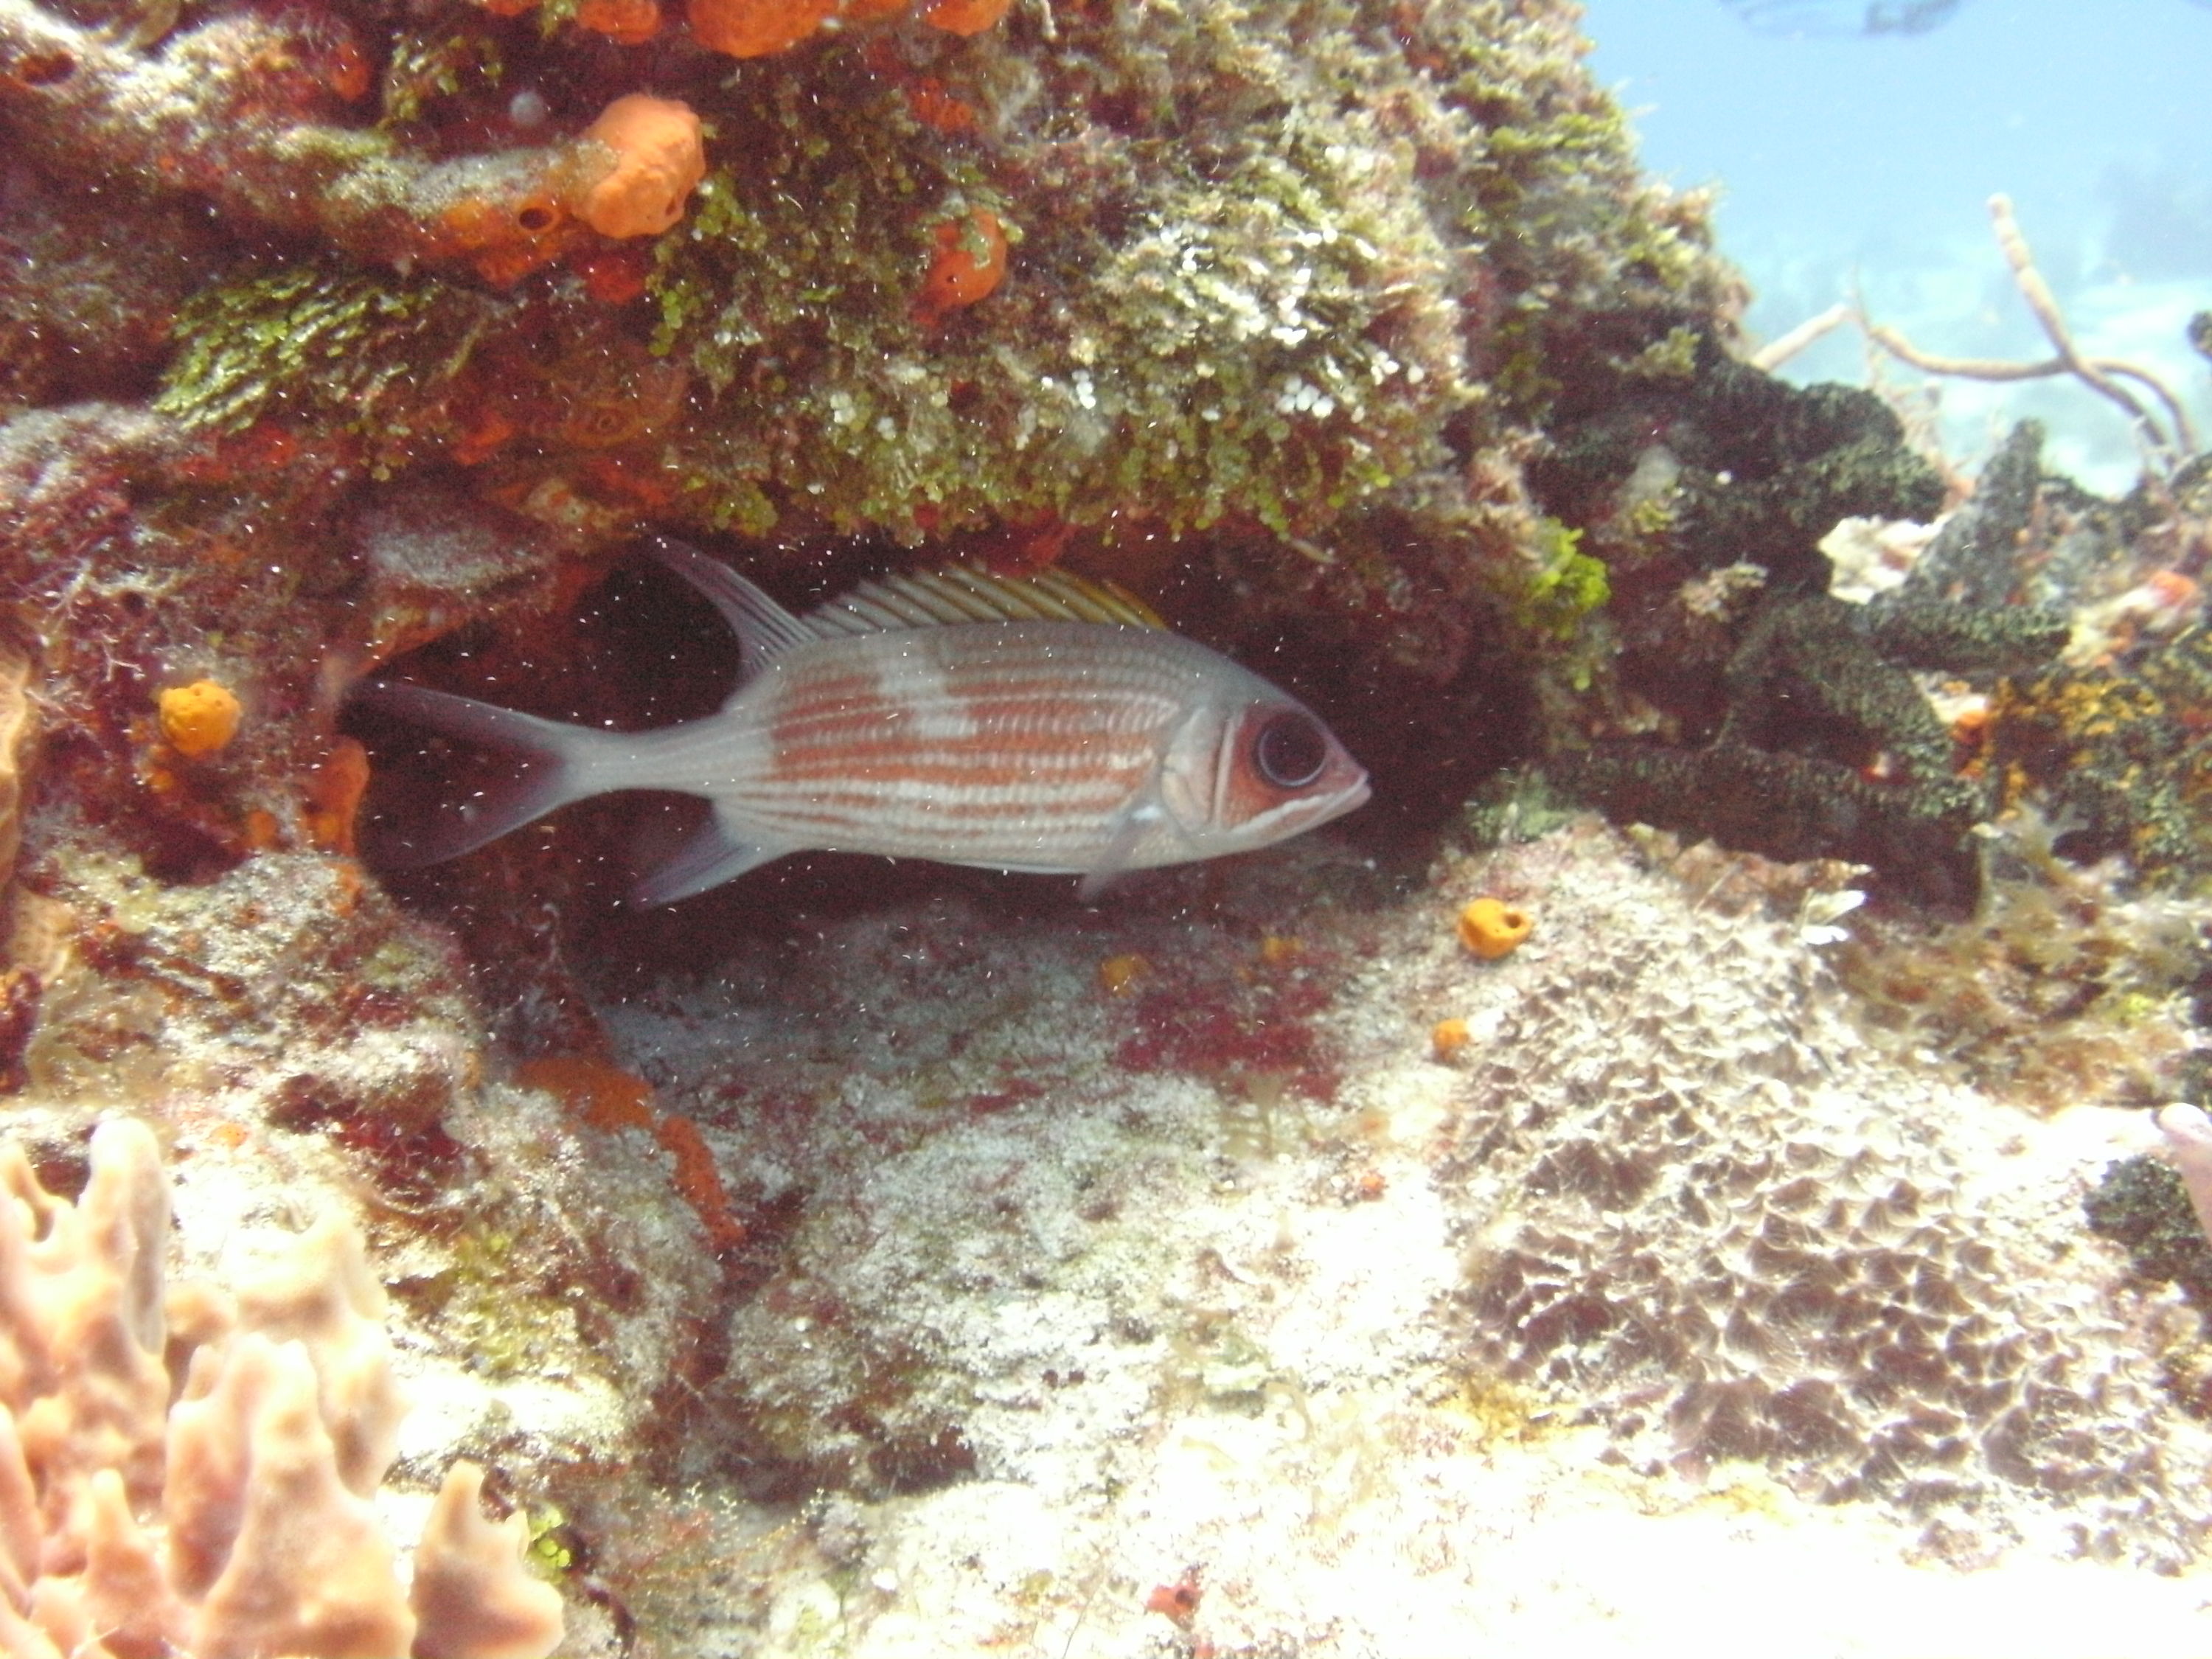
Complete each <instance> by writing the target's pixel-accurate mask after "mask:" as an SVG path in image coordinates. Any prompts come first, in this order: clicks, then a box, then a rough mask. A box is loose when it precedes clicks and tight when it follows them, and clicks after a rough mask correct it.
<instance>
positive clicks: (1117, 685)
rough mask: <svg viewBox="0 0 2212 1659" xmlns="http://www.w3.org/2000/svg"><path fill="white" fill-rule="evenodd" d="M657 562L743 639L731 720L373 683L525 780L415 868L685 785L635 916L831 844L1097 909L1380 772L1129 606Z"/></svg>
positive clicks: (1065, 595)
mask: <svg viewBox="0 0 2212 1659" xmlns="http://www.w3.org/2000/svg"><path fill="white" fill-rule="evenodd" d="M657 551H658V554H659V558H660V559H661V561H662V562H664V563H665V564H666V565H667V566H668V567H669V568H671V570H674V571H675V572H676V573H677V574H678V575H680V576H682V577H683V578H684V580H686V581H689V582H690V584H691V585H692V586H695V587H696V588H697V589H698V590H699V591H700V592H702V593H703V594H705V595H706V596H707V598H708V599H709V600H711V601H713V603H714V606H715V608H716V609H717V610H719V611H720V612H721V613H722V615H723V617H725V618H726V619H727V621H728V622H729V623H730V625H731V627H732V628H733V629H736V631H737V635H738V641H739V644H740V646H741V647H742V648H743V653H744V675H743V677H742V678H741V679H740V680H739V683H738V689H737V690H736V691H735V692H733V693H732V695H731V696H730V699H729V701H728V702H726V703H724V704H723V705H722V708H721V709H720V712H719V713H717V714H714V715H713V716H711V717H710V718H708V719H706V720H696V721H692V722H690V724H687V725H683V726H671V727H668V728H665V730H661V731H658V732H601V731H595V730H592V728H590V727H588V726H569V725H564V724H562V723H561V722H559V721H557V720H539V719H538V718H536V717H535V716H533V715H529V714H516V713H515V712H513V710H511V709H506V708H494V707H493V706H492V705H490V704H489V703H483V702H476V701H474V700H473V699H471V698H468V697H457V696H451V695H449V694H447V693H446V692H442V691H433V690H427V689H426V688H423V687H422V686H414V685H404V684H396V683H386V684H376V685H371V686H368V687H366V688H364V689H363V690H362V691H361V692H360V693H358V694H357V696H356V702H360V703H362V704H364V705H366V706H367V707H368V708H372V709H376V710H380V711H382V712H385V713H387V714H393V715H397V716H398V717H400V718H402V719H404V720H410V721H413V722H416V723H418V724H420V725H422V726H429V727H431V728H433V729H434V730H436V731H439V732H445V733H446V734H447V735H448V736H451V737H455V738H462V739H464V740H465V741H467V742H469V743H471V744H477V745H481V746H483V747H486V748H490V749H494V750H507V751H511V752H512V753H513V754H514V755H515V756H516V757H518V759H519V761H520V765H519V767H518V771H517V775H516V776H515V778H514V779H513V781H512V782H511V783H509V784H508V785H507V787H502V788H495V789H493V790H490V791H489V792H487V793H484V794H483V795H481V796H479V797H477V799H475V800H473V801H472V802H471V803H469V804H467V805H464V806H462V807H460V808H459V809H457V810H456V811H455V812H454V813H453V814H452V815H451V819H452V821H451V822H450V823H447V825H446V826H445V827H443V828H442V829H439V830H437V831H435V832H434V833H432V834H430V835H428V836H417V837H415V838H413V839H412V840H411V841H409V842H404V843H403V844H402V845H401V846H400V847H398V848H396V849H394V850H395V851H396V852H397V854H398V856H397V857H396V858H395V859H393V860H392V862H396V863H400V864H430V863H435V862H436V861H438V860H441V859H448V858H453V857H456V856H458V855H459V854H463V853H465V852H468V851H470V850H471V849H472V848H477V847H481V846H482V845H483V844H484V843H485V842H489V841H491V840H493V839H495V838H496V837H497V836H503V835H505V834H507V832H508V831H509V830H511V829H518V828H520V826H521V825H523V824H526V823H529V822H530V821H531V820H532V819H533V818H536V817H540V816H542V815H543V814H544V813H547V812H550V811H553V810H554V809H555V808H556V807H558V806H563V805H567V804H568V803H569V802H571V801H576V800H581V799H585V798H586V797H588V796H592V795H598V794H604V793H606V792H608V791H610V790H615V789H671V790H678V791H681V792H683V793H687V794H694V795H703V796H705V797H706V798H707V799H708V800H710V801H712V802H713V803H714V811H713V813H712V815H711V816H710V817H708V820H707V822H706V823H705V824H704V825H703V826H702V828H701V829H700V830H699V832H698V833H697V835H696V837H695V839H694V840H693V841H692V842H690V844H689V845H688V846H686V847H685V848H683V849H682V850H681V851H680V852H678V854H677V855H676V856H675V858H674V859H672V860H670V861H669V862H668V863H666V864H665V865H663V866H661V867H660V868H659V869H657V870H655V871H653V872H652V873H651V874H650V875H648V876H647V877H646V878H644V879H643V880H642V881H641V883H640V884H638V886H637V888H636V890H635V892H634V894H633V900H634V902H637V903H641V904H667V903H672V902H674V901H676V900H678V899H680V898H686V897H689V896H690V895H692V894H694V893H700V892H704V891H705V890H707V889H708V888H710V887H714V886H718V885H720V884H721V883H723V882H726V881H729V880H731V879H732V878H735V877H737V876H740V875H743V874H744V872H746V871H748V870H751V869H754V868H756V867H757V866H760V865H763V864H766V863H767V862H769V860H771V859H777V858H781V857H782V856H783V855H784V854H787V853H795V852H799V851H801V850H805V849H809V848H816V849H821V850H824V851H836V852H848V853H875V854H884V855H887V856H889V857H892V858H918V859H934V860H939V861H940V862H942V863H946V864H968V865H978V866H983V867H986V868H988V869H994V870H1018V871H1030V872H1038V873H1043V874H1080V875H1082V876H1083V877H1084V878H1085V883H1084V890H1085V893H1086V895H1088V894H1091V893H1095V892H1096V891H1097V890H1098V888H1100V887H1101V886H1103V884H1105V883H1106V882H1108V881H1109V880H1111V879H1112V878H1114V877H1115V875H1117V874H1118V873H1120V872H1122V871H1124V870H1141V869H1148V868H1152V867H1154V866H1159V865H1165V864H1182V863H1185V862H1188V861H1190V860H1196V859H1210V858H1217V857H1219V856H1220V855H1221V854H1225V853H1242V852H1246V851H1249V850H1250V849H1252V848H1259V847H1267V846H1269V845H1272V844H1273V843H1274V842H1279V841H1283V840H1286V839H1287V838H1289V837H1290V836H1295V835H1298V834H1300V833H1302V832H1304V831H1305V830H1307V829H1312V828H1313V827H1314V826H1315V825H1316V824H1318V823H1326V822H1328V820H1329V819H1331V818H1333V817H1337V816H1339V815H1340V814H1341V813H1345V812H1349V811H1352V809H1353V808H1354V807H1356V806H1358V805H1360V803H1361V802H1363V801H1364V800H1365V799H1367V793H1368V788H1367V775H1366V773H1365V772H1364V771H1363V770H1361V769H1360V767H1359V764H1358V762H1356V761H1354V760H1353V759H1352V757H1351V756H1350V755H1348V754H1346V752H1345V750H1344V747H1343V745H1342V744H1340V743H1339V742H1338V741H1337V740H1336V738H1335V737H1334V734H1333V733H1331V732H1330V731H1329V729H1328V727H1327V726H1324V725H1322V722H1321V721H1320V720H1318V719H1316V717H1315V716H1314V715H1313V714H1311V713H1310V711H1309V710H1307V709H1306V708H1303V707H1301V706H1300V705H1299V704H1298V703H1297V702H1295V701H1293V700H1292V699H1291V698H1290V697H1288V696H1285V695H1284V694H1283V693H1282V692H1281V691H1279V690H1276V689H1275V688H1274V687H1273V686H1272V685H1270V684H1267V681H1265V680H1263V679H1261V678H1260V677H1259V676H1258V675H1256V674H1254V673H1252V672H1250V671H1248V670H1246V669H1243V668H1241V667H1239V666H1238V665H1237V664H1235V663H1233V662H1231V661H1230V660H1229V659H1228V658H1226V657H1224V656H1222V655H1221V654H1220V653H1218V652H1215V651H1210V650H1208V649H1207V648H1206V647H1204V646H1202V645H1200V644H1198V643H1196V642H1195V641H1191V640H1187V639H1184V638H1182V636H1181V635H1177V634H1174V633H1171V632H1170V631H1169V630H1168V629H1166V628H1165V627H1164V625H1163V624H1162V623H1160V621H1159V619H1158V617H1155V616H1153V615H1152V613H1151V611H1148V610H1146V608H1145V607H1144V606H1143V605H1140V604H1139V603H1138V602H1137V601H1136V600H1134V599H1131V598H1129V597H1128V596H1127V595H1126V594H1123V593H1121V592H1118V591H1115V590H1109V589H1107V588H1103V587H1100V586H1094V585H1092V584H1091V583H1087V582H1084V581H1082V580H1079V579H1077V578H1075V577H1073V576H1069V575H1067V574H1064V573H1060V572H1056V571H1054V572H1046V573H1042V574H1038V575H1034V576H1027V577H1004V576H996V575H993V574H989V573H987V572H986V571H984V570H981V569H980V568H972V567H957V568H952V569H949V570H944V571H939V572H937V573H935V574H927V575H905V576H891V577H886V578H884V579H883V580H878V581H872V582H868V583H866V584H864V585H863V586H860V587H859V588H856V589H855V590H854V592H851V593H850V594H848V595H847V596H846V597H845V598H844V599H839V600H836V601H834V602H832V603H831V604H829V605H823V607H821V608H820V609H819V610H817V611H812V612H811V613H810V614H808V615H807V616H805V617H794V616H793V615H792V614H791V613H790V612H789V611H786V610H785V609H784V608H783V607H782V606H781V605H778V604H777V603H776V602H775V600H774V599H770V598H769V596H768V595H767V594H766V593H763V592H761V590H760V589H759V588H757V587H756V586H753V585H752V583H750V582H749V581H747V580H745V579H744V577H742V576H740V575H738V574H737V573H736V572H734V571H732V570H731V569H730V568H728V567H727V566H726V565H723V564H720V563H719V562H716V561H715V560H713V559H710V558H708V557H707V556H706V555H704V554H702V553H701V552H699V551H698V550H696V548H690V547H686V546H684V544H681V543H678V542H671V541H663V542H661V543H659V544H658V548H657Z"/></svg>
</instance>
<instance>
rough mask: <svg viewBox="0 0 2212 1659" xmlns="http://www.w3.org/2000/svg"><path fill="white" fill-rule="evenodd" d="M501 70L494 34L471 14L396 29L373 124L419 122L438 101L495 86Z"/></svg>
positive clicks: (503, 56)
mask: <svg viewBox="0 0 2212 1659" xmlns="http://www.w3.org/2000/svg"><path fill="white" fill-rule="evenodd" d="M506 71H507V62H506V54H505V52H503V51H502V49H501V45H500V40H499V37H498V35H496V34H495V33H493V32H492V31H491V30H490V29H489V27H485V24H484V22H483V21H481V19H480V17H478V16H477V15H465V16H461V17H448V18H446V19H444V20H442V21H439V22H436V23H434V24H430V25H428V26H426V27H417V28H406V29H402V30H400V31H399V32H398V33H397V34H395V35H394V36H393V38H392V55H391V57H390V58H386V60H385V64H384V87H383V106H384V107H383V110H382V112H380V114H379V116H378V118H377V125H378V126H380V127H382V128H385V129H386V130H389V129H391V128H393V127H400V126H404V125H407V124H408V123H410V122H411V121H416V120H419V119H421V118H422V112H423V111H424V110H425V109H427V108H428V107H429V106H430V105H431V104H433V103H434V102H435V101H436V100H439V99H441V98H451V97H453V96H455V95H456V94H459V93H460V92H461V91H462V90H464V89H465V88H471V87H476V86H487V87H495V86H497V85H498V84H499V83H500V82H501V80H502V79H503V78H504V77H505V75H506Z"/></svg>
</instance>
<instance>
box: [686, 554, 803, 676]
mask: <svg viewBox="0 0 2212 1659" xmlns="http://www.w3.org/2000/svg"><path fill="white" fill-rule="evenodd" d="M653 556H654V557H655V558H657V559H659V561H660V562H661V563H663V564H665V565H666V566H667V567H668V568H670V569H671V570H673V571H674V572H675V573H676V574H678V575H679V576H681V577H683V578H684V580H685V581H687V582H690V584H691V586H694V587H696V588H697V589H698V590H699V591H700V592H702V593H703V594H705V595H706V596H707V599H708V602H709V603H710V604H712V605H714V609H715V610H717V611H720V612H721V613H722V620H723V621H725V622H726V623H729V625H730V627H731V629H732V631H733V632H734V633H735V634H736V635H737V636H738V648H739V649H740V650H741V651H742V652H743V653H744V670H745V678H748V679H750V678H752V676H753V675H754V674H756V673H757V672H759V671H760V670H761V668H762V667H763V665H765V664H767V663H768V662H769V661H770V660H771V659H774V658H775V657H777V656H780V655H781V654H782V653H784V652H786V651H788V650H790V649H792V648H793V647H794V646H800V645H808V644H811V643H812V642H813V641H816V640H817V639H819V638H821V637H822V635H820V634H818V633H817V632H816V631H815V629H813V628H812V627H811V626H809V625H808V624H807V623H805V622H804V621H802V620H801V619H800V618H799V617H794V616H793V615H792V614H791V612H789V611H786V610H785V609H784V608H783V607H782V606H781V605H778V604H777V603H776V602H775V600H774V599H770V598H769V596H768V595H767V594H766V593H764V592H762V591H761V590H760V589H759V588H757V587H756V586H753V584H752V583H750V582H749V581H747V580H745V579H744V577H743V576H740V575H739V574H738V573H737V572H736V571H734V570H732V569H731V568H730V567H729V566H727V565H726V564H724V563H723V562H721V561H720V559H710V558H708V556H706V555H705V554H704V553H702V552H701V551H700V550H698V549H697V548H696V547H694V546H692V545H691V544H690V543H689V542H679V541H678V540H677V539H676V538H674V537H672V536H661V537H657V538H655V539H654V541H653Z"/></svg>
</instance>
